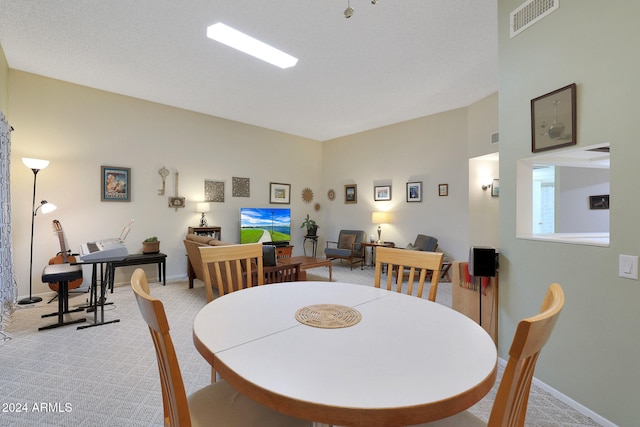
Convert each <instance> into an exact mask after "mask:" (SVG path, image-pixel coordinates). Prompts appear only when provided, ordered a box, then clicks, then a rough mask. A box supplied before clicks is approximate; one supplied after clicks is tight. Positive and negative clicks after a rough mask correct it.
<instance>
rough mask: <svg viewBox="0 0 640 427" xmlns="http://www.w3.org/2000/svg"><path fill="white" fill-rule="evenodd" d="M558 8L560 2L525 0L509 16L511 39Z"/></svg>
mask: <svg viewBox="0 0 640 427" xmlns="http://www.w3.org/2000/svg"><path fill="white" fill-rule="evenodd" d="M558 6H560V0H527V1H526V2H525V3H524V4H522V6H520V7H519V8H517V9H516V10H514V11H513V12H511V15H509V20H510V23H511V25H510V29H511V31H510V34H511V38H513V37H515V36H517V35H518V34H520V33H521V32H522V31H524V30H526V29H527V28H529V27H530V26H532V25H533V24H535V23H536V22H538V21H539V20H541V19H542V18H544V17H545V16H547V15H549V14H550V13H551V12H553V11H554V10H556V9H557V8H558Z"/></svg>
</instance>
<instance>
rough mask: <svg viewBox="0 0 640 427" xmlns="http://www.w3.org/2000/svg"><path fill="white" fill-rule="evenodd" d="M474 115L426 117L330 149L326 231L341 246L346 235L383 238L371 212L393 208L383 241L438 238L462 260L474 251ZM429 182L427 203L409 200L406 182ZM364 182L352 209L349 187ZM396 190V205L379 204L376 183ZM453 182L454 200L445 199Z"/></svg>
mask: <svg viewBox="0 0 640 427" xmlns="http://www.w3.org/2000/svg"><path fill="white" fill-rule="evenodd" d="M466 147H467V114H466V109H457V110H453V111H448V112H445V113H441V114H436V115H433V116H429V117H423V118H419V119H415V120H411V121H407V122H403V123H398V124H395V125H392V126H386V127H383V128H380V129H376V130H373V131H369V132H362V133H359V134H355V135H351V136H346V137H343V138H338V139H335V140H331V141H327V142H324V143H323V153H322V156H323V175H322V183H323V187H324V189H323V190H324V194H325V195H326V192H327V191H328V190H329V189H333V190H335V192H336V194H337V197H336V200H334V201H332V202H331V201H328V200H327V199H326V196H325V197H324V202H323V210H322V212H323V216H322V223H321V227H322V226H324V228H323V229H321V233H322V235H323V236H327V237H329V238H333V240H336V239H337V237H338V232H339V230H340V229H350V228H354V229H361V230H364V231H365V232H366V233H367V235H370V234H376V233H377V232H376V229H377V226H376V225H375V224H372V223H371V212H373V211H375V210H389V211H390V212H391V213H392V222H393V223H392V224H389V225H386V226H383V232H382V239H383V240H386V241H393V242H395V243H396V245H398V246H401V247H404V246H406V245H407V244H408V243H410V242H413V241H414V240H415V237H416V235H417V234H427V235H431V236H434V237H436V238H438V245H439V249H441V250H443V251H445V252H447V253H448V254H449V255H450V256H452V257H453V258H454V259H464V258H466V256H467V251H468V245H469V242H468V193H469V189H468V179H467V176H468V163H467V160H468V157H467V149H466ZM409 181H422V191H423V194H422V200H423V201H422V202H421V203H415V202H412V203H407V202H406V194H405V193H406V183H407V182H409ZM354 183H355V184H357V186H358V203H357V204H345V203H344V186H345V185H347V184H354ZM389 184H390V185H392V200H391V201H390V202H380V201H378V202H375V201H374V200H373V187H374V185H389ZM438 184H449V196H447V197H440V196H438V191H437V189H438Z"/></svg>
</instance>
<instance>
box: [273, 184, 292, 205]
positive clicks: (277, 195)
mask: <svg viewBox="0 0 640 427" xmlns="http://www.w3.org/2000/svg"><path fill="white" fill-rule="evenodd" d="M269 194H270V197H269V203H276V204H283V205H288V204H289V203H290V202H291V184H280V183H278V182H272V183H270V184H269Z"/></svg>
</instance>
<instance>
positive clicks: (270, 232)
mask: <svg viewBox="0 0 640 427" xmlns="http://www.w3.org/2000/svg"><path fill="white" fill-rule="evenodd" d="M289 240H291V209H289V208H240V243H257V242H262V243H280V244H282V243H286V242H289Z"/></svg>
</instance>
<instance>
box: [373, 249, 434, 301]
mask: <svg viewBox="0 0 640 427" xmlns="http://www.w3.org/2000/svg"><path fill="white" fill-rule="evenodd" d="M443 257H444V254H443V253H442V252H426V251H411V250H405V249H397V248H387V247H383V246H381V247H379V248H377V249H376V272H375V279H374V280H375V282H374V283H375V286H376V288H379V287H380V282H381V276H382V267H383V265H385V264H386V265H387V290H388V291H390V290H392V281H393V274H394V273H395V274H396V291H397V292H402V287H403V284H404V276H405V270H406V271H407V272H408V274H409V276H408V279H407V294H409V295H413V289H414V285H417V289H416V290H417V294H416V295H415V296H417V297H418V298H422V291H423V289H424V283H425V281H426V280H427V277H428V275H427V273H428V272H429V271H431V287H430V288H429V297H428V299H429V301H434V302H435V300H436V293H437V292H438V282H439V280H440V270H442V258H443Z"/></svg>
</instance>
